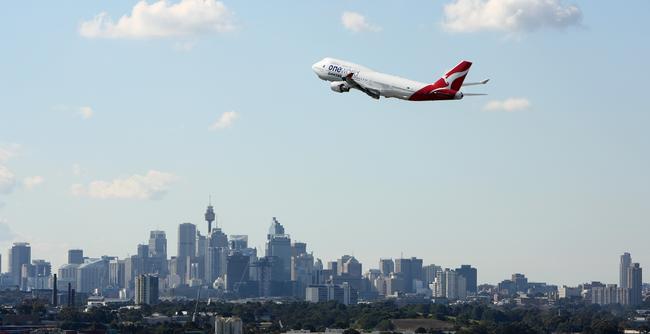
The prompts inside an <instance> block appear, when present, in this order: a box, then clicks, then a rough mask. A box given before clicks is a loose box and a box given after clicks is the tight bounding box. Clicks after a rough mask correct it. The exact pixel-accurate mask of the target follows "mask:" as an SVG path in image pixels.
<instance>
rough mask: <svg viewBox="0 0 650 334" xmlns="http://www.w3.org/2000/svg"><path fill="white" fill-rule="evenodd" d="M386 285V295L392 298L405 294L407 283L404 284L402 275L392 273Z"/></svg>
mask: <svg viewBox="0 0 650 334" xmlns="http://www.w3.org/2000/svg"><path fill="white" fill-rule="evenodd" d="M385 284H386V295H387V296H392V295H395V294H397V293H400V292H404V291H405V290H406V289H405V287H404V286H405V282H404V275H402V274H401V273H394V272H393V273H391V274H390V275H389V276H388V277H387V278H386V281H385Z"/></svg>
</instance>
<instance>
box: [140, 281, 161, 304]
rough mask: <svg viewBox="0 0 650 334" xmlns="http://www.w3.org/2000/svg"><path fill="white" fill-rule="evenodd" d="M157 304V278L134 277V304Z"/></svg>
mask: <svg viewBox="0 0 650 334" xmlns="http://www.w3.org/2000/svg"><path fill="white" fill-rule="evenodd" d="M156 303H158V276H155V275H138V276H136V277H135V304H136V305H143V304H146V305H152V304H156Z"/></svg>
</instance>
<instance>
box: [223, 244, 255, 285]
mask: <svg viewBox="0 0 650 334" xmlns="http://www.w3.org/2000/svg"><path fill="white" fill-rule="evenodd" d="M226 261H227V266H226V290H227V291H234V288H235V286H236V284H237V283H244V282H248V281H249V270H248V266H249V264H250V257H249V256H247V255H243V254H241V253H239V252H235V253H233V254H232V255H229V256H228V258H227V260H226Z"/></svg>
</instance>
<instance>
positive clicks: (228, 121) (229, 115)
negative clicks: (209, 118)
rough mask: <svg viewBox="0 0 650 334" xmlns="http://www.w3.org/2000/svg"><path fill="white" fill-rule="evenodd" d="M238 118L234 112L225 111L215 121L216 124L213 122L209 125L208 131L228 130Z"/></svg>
mask: <svg viewBox="0 0 650 334" xmlns="http://www.w3.org/2000/svg"><path fill="white" fill-rule="evenodd" d="M238 117H239V114H237V113H236V112H234V111H226V112H224V113H223V114H221V116H219V118H218V119H217V121H216V122H214V123H213V124H212V125H210V130H221V129H225V128H228V127H230V126H231V125H232V123H233V122H235V120H236V119H237V118H238Z"/></svg>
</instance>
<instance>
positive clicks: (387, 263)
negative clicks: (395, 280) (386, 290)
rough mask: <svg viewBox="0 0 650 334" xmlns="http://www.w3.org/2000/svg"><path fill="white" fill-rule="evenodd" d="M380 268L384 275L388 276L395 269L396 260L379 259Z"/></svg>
mask: <svg viewBox="0 0 650 334" xmlns="http://www.w3.org/2000/svg"><path fill="white" fill-rule="evenodd" d="M379 270H381V274H382V275H384V276H388V275H390V273H392V272H394V271H395V262H394V261H393V259H379Z"/></svg>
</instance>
